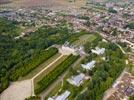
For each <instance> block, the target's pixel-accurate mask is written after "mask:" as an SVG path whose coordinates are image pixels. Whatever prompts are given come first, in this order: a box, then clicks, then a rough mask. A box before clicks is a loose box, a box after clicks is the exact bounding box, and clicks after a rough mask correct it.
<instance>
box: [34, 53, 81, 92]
mask: <svg viewBox="0 0 134 100" xmlns="http://www.w3.org/2000/svg"><path fill="white" fill-rule="evenodd" d="M78 57H79V56H73V55H70V56H69V57H68V58H66V60H65V61H63V62H62V63H60V64H59V65H58V66H57V67H56V68H55V69H54V70H53V71H51V72H50V73H49V74H47V75H46V76H44V78H43V79H42V80H40V81H39V82H38V83H37V87H35V94H39V93H41V92H42V91H43V90H44V89H46V88H47V87H48V86H49V85H50V84H51V83H52V82H53V81H54V80H55V79H57V78H58V77H59V76H60V75H61V74H62V73H63V72H64V71H65V70H66V69H67V68H68V67H69V66H71V65H72V64H73V63H74V62H75V61H76V60H77V59H78Z"/></svg>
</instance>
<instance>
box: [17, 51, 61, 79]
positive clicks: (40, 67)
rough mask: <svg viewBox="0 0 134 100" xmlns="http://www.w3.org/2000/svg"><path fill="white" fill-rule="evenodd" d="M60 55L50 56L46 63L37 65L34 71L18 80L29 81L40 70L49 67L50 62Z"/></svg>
mask: <svg viewBox="0 0 134 100" xmlns="http://www.w3.org/2000/svg"><path fill="white" fill-rule="evenodd" d="M60 55H61V54H59V53H57V54H56V55H54V56H52V57H51V58H49V59H48V60H47V61H45V62H44V63H42V64H41V65H39V66H38V67H37V68H36V69H34V70H33V71H32V72H30V73H29V74H28V75H26V76H25V77H22V78H20V79H19V80H26V79H31V78H32V77H34V76H35V75H36V74H37V73H38V72H40V71H41V70H42V69H44V68H45V67H46V66H47V65H49V64H50V63H51V62H53V61H54V60H55V59H56V58H58V57H59V56H60Z"/></svg>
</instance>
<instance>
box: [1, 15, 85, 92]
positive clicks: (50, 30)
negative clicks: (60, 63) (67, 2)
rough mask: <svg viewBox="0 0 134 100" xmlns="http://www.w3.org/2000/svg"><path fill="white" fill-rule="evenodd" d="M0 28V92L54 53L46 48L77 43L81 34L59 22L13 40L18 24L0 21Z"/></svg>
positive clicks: (19, 32)
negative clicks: (68, 42)
mask: <svg viewBox="0 0 134 100" xmlns="http://www.w3.org/2000/svg"><path fill="white" fill-rule="evenodd" d="M0 27H1V28H0V93H1V92H2V91H3V90H4V89H6V88H7V87H8V86H9V83H10V82H12V81H16V80H17V79H18V78H20V77H23V76H25V75H26V74H28V73H29V72H30V71H31V70H33V69H34V68H36V67H37V66H38V65H39V64H40V63H42V62H43V61H45V60H47V59H48V58H49V57H51V56H53V55H54V54H55V53H56V52H57V50H56V49H54V48H52V49H49V50H46V49H47V48H48V47H50V46H52V45H54V44H63V43H64V42H65V41H74V40H77V38H78V37H79V36H80V35H82V34H84V33H83V32H79V33H74V32H73V31H72V30H70V29H68V27H67V26H66V24H64V23H62V25H58V26H56V27H50V26H42V27H40V28H39V29H37V30H36V31H35V32H32V33H30V34H28V35H27V36H26V37H24V38H20V39H14V38H15V37H16V36H18V35H19V34H21V32H22V30H21V28H20V27H19V23H16V22H11V21H8V20H6V19H3V18H0ZM7 27H8V28H7ZM50 52H51V53H50ZM26 66H28V67H26Z"/></svg>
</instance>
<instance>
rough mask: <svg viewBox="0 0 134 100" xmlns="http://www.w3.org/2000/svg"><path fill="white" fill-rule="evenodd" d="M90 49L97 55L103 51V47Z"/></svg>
mask: <svg viewBox="0 0 134 100" xmlns="http://www.w3.org/2000/svg"><path fill="white" fill-rule="evenodd" d="M91 51H92V53H95V54H97V55H102V54H104V53H105V48H98V47H96V48H95V49H92V50H91Z"/></svg>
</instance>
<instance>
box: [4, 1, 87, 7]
mask: <svg viewBox="0 0 134 100" xmlns="http://www.w3.org/2000/svg"><path fill="white" fill-rule="evenodd" d="M85 3H86V0H76V1H75V3H73V4H72V2H69V0H12V2H11V3H6V4H3V5H2V6H3V7H4V6H5V7H13V8H22V7H26V8H29V7H35V6H45V7H46V8H54V9H58V8H62V9H64V8H68V7H72V6H74V5H75V6H76V7H78V8H80V7H82V6H83V5H85Z"/></svg>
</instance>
